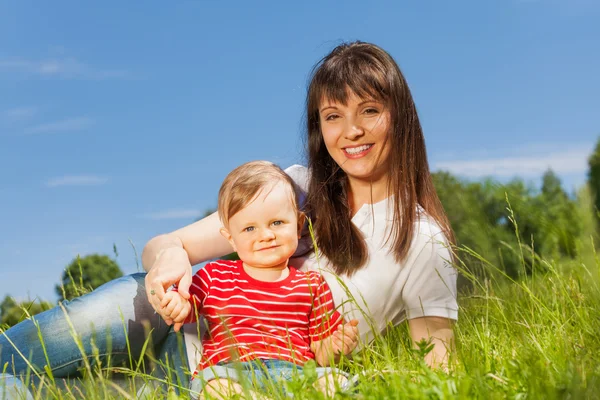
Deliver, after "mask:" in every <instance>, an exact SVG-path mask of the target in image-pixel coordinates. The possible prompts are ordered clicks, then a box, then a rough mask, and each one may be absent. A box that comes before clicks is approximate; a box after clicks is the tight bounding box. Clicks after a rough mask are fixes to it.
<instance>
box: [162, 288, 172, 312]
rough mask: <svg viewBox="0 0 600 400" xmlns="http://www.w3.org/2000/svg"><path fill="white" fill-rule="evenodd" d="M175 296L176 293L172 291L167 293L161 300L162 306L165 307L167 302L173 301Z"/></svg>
mask: <svg viewBox="0 0 600 400" xmlns="http://www.w3.org/2000/svg"><path fill="white" fill-rule="evenodd" d="M173 298H174V293H172V292H167V293H165V295H164V296H163V298H162V300H161V301H160V307H161V308H164V307H165V306H166V305H167V304H169V302H171V300H173Z"/></svg>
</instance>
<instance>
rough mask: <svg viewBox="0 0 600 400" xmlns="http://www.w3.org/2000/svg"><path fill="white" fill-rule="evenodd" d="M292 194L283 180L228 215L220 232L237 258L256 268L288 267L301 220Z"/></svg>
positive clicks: (302, 220)
mask: <svg viewBox="0 0 600 400" xmlns="http://www.w3.org/2000/svg"><path fill="white" fill-rule="evenodd" d="M292 199H293V193H292V189H291V188H290V186H289V185H288V184H287V183H285V182H278V183H276V184H275V185H274V186H272V187H267V188H265V189H263V190H262V191H261V192H260V193H259V194H258V196H257V197H256V199H254V200H253V201H252V202H251V203H250V204H248V205H247V206H246V207H244V208H243V209H242V210H240V211H239V212H238V213H236V214H235V215H233V216H232V217H230V218H229V226H228V227H227V228H222V229H221V234H222V235H223V236H224V237H225V238H226V239H227V240H229V243H231V245H232V246H233V249H234V250H235V251H237V253H238V256H239V257H240V259H241V260H242V261H243V262H244V263H245V264H246V265H248V266H251V267H255V268H278V267H284V266H287V262H288V259H289V258H290V257H291V256H292V254H294V252H295V251H296V247H298V235H299V232H300V228H301V227H302V224H303V223H304V217H303V216H302V217H301V218H300V220H299V218H298V211H297V210H296V208H295V207H294V203H293V201H292Z"/></svg>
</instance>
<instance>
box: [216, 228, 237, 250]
mask: <svg viewBox="0 0 600 400" xmlns="http://www.w3.org/2000/svg"><path fill="white" fill-rule="evenodd" d="M219 233H220V234H221V236H223V237H224V238H225V239H227V241H228V242H229V244H230V245H231V247H233V251H237V249H236V248H235V242H234V241H233V238H232V237H231V233H229V231H228V230H227V228H225V227H222V228H221V229H219Z"/></svg>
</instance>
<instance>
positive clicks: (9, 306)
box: [0, 296, 53, 327]
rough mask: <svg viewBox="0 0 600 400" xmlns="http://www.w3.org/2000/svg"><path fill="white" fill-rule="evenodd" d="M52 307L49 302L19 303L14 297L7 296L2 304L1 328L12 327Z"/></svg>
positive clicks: (0, 314) (0, 311)
mask: <svg viewBox="0 0 600 400" xmlns="http://www.w3.org/2000/svg"><path fill="white" fill-rule="evenodd" d="M52 307H53V305H52V304H51V303H49V302H47V301H38V300H30V301H22V302H20V303H17V302H16V301H15V299H13V298H12V297H10V296H6V297H4V300H2V303H0V327H1V326H4V327H11V326H13V325H16V324H18V323H19V322H21V321H23V320H24V319H26V318H28V317H29V316H32V315H35V314H39V313H41V312H42V311H46V310H49V309H50V308H52Z"/></svg>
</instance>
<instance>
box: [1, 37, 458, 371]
mask: <svg viewBox="0 0 600 400" xmlns="http://www.w3.org/2000/svg"><path fill="white" fill-rule="evenodd" d="M306 107H307V110H306V111H307V113H306V114H307V121H306V123H307V125H306V129H307V147H308V169H307V168H305V167H301V166H293V167H290V168H288V169H287V170H286V171H287V172H288V174H289V175H290V176H291V177H292V178H293V179H294V180H295V182H296V183H297V184H298V185H299V187H300V188H301V189H303V190H304V191H305V194H306V207H305V209H306V211H307V213H308V214H309V215H310V217H311V220H312V225H313V228H314V234H315V240H316V247H317V249H318V250H317V251H312V248H311V243H310V238H309V237H308V235H306V236H305V237H304V240H305V246H300V249H299V251H298V252H297V253H296V257H295V258H294V259H293V263H294V265H295V266H297V267H300V268H308V269H311V268H313V269H317V268H318V269H320V270H322V272H323V273H324V275H325V277H326V279H327V281H328V283H329V285H330V286H331V289H332V292H333V295H334V299H335V302H336V305H340V306H341V307H342V308H343V311H344V312H345V313H347V314H352V317H353V318H357V319H359V320H360V323H359V327H360V329H361V331H360V334H361V337H362V339H363V344H364V343H365V342H367V341H369V340H371V339H372V338H373V336H374V335H375V334H378V333H380V332H383V331H384V330H385V328H386V327H387V326H388V324H389V323H392V324H395V325H396V324H399V323H401V322H403V321H404V320H408V324H409V330H410V335H411V338H412V339H413V340H414V341H415V342H416V341H419V340H421V339H422V338H425V339H429V338H431V340H432V343H433V344H434V345H435V346H434V348H433V351H432V352H430V353H429V354H428V356H427V359H426V361H427V362H428V363H429V364H430V365H432V366H436V365H443V364H444V363H445V362H446V360H447V355H448V349H449V348H450V346H451V344H452V340H453V336H452V321H453V320H455V319H456V318H457V308H458V307H457V303H456V272H455V270H454V269H453V268H452V266H451V265H450V264H449V260H450V259H451V256H450V252H449V251H448V248H447V246H448V244H449V243H452V242H453V235H452V230H451V228H450V226H449V223H448V220H447V217H446V215H445V214H444V211H443V208H442V206H441V204H440V202H439V199H438V197H437V195H436V192H435V189H434V187H433V183H432V179H431V175H430V172H429V167H428V164H427V157H426V152H425V142H424V138H423V134H422V130H421V125H420V123H419V118H418V116H417V112H416V107H415V104H414V102H413V99H412V96H411V93H410V90H409V88H408V86H407V84H406V81H405V79H404V77H403V75H402V73H401V72H400V70H399V68H398V66H397V64H396V63H395V62H394V60H393V59H392V57H391V56H390V55H389V54H388V53H386V52H385V51H384V50H382V49H381V48H379V47H377V46H375V45H373V44H368V43H361V42H356V43H350V44H342V45H340V46H338V47H336V48H335V49H334V50H333V51H332V52H331V53H330V54H328V55H327V56H326V57H325V58H323V59H322V60H321V61H320V62H319V63H318V64H317V65H316V66H315V68H314V70H313V74H312V79H311V82H310V85H309V88H308V94H307V104H306ZM309 171H310V172H309ZM220 226H221V224H220V221H219V217H218V215H217V214H213V215H211V216H209V217H206V218H204V219H202V220H200V221H198V222H196V223H194V224H191V225H189V226H186V227H184V228H182V229H179V230H177V231H175V232H172V233H169V234H165V235H161V236H158V237H155V238H153V239H152V240H150V241H149V242H148V244H147V245H146V246H145V248H144V251H143V254H142V263H143V266H144V269H145V270H146V271H147V272H148V273H147V275H146V276H145V282H144V281H142V279H143V277H142V275H139V274H138V275H132V276H129V277H125V278H121V279H120V280H116V281H113V282H110V283H108V284H107V285H105V286H103V287H102V288H99V289H97V290H96V291H94V292H93V293H91V294H89V295H87V296H84V297H82V298H80V299H77V300H74V301H73V302H71V303H67V304H66V305H65V306H64V307H63V308H64V310H66V311H67V315H68V316H69V318H70V320H71V321H73V324H74V325H75V326H74V327H75V330H76V331H77V332H80V334H82V336H83V337H84V338H83V342H84V344H86V343H87V342H88V341H86V340H87V339H86V338H88V337H89V336H91V335H92V333H91V332H92V331H93V329H92V328H91V326H92V324H91V323H92V322H94V324H93V326H95V327H96V328H98V329H97V330H98V331H100V329H99V328H102V332H106V331H109V332H110V333H111V335H110V337H111V343H112V344H111V345H110V346H109V343H108V340H106V337H105V336H106V335H104V334H102V335H100V334H96V343H95V346H96V347H97V348H99V349H100V354H101V356H104V355H109V354H110V355H111V357H112V359H113V361H119V360H127V359H128V357H129V356H128V355H127V351H128V348H127V342H129V343H130V345H131V350H130V351H131V353H133V354H132V357H133V358H134V359H137V357H138V355H139V351H140V350H141V347H142V344H141V339H143V337H144V336H143V335H140V334H135V332H138V333H139V332H140V329H143V325H142V321H144V320H148V321H149V322H150V325H151V327H152V328H153V330H152V334H153V343H155V344H158V347H157V349H158V350H157V351H158V352H159V354H164V352H165V348H161V347H160V344H162V343H164V342H165V338H167V337H168V335H169V332H171V333H172V332H173V330H171V329H169V328H168V326H166V325H174V327H175V329H174V330H179V327H180V321H173V320H172V319H171V316H170V315H164V311H163V310H162V309H161V307H160V301H161V300H162V298H163V295H164V293H165V290H166V289H167V288H168V287H170V286H171V285H173V284H177V285H178V287H179V293H181V294H182V295H184V296H189V293H188V289H189V286H190V284H191V276H192V265H194V264H198V263H200V262H203V261H206V260H209V259H212V258H215V257H220V256H223V255H224V254H228V253H230V252H231V247H230V245H229V243H228V242H227V241H226V240H225V239H223V237H222V236H221V235H220V234H219V228H220ZM145 297H147V299H148V300H149V303H150V304H148V302H146V301H145V299H144V298H145ZM349 300H350V301H349ZM149 305H151V307H150V306H149ZM153 309H154V311H156V313H157V314H156V315H154V313H153ZM64 315H65V313H64V312H63V310H62V309H60V308H55V309H53V310H50V311H48V312H46V313H43V314H40V315H39V316H36V318H35V319H36V321H37V323H38V326H39V327H40V330H41V333H42V337H44V338H46V336H47V335H50V336H52V337H51V338H50V339H49V340H51V341H52V343H50V344H48V343H46V350H47V354H48V357H45V356H44V352H43V351H42V346H41V344H40V343H39V342H40V341H39V340H38V332H37V329H36V328H35V326H34V324H33V323H32V322H31V321H27V322H24V323H21V324H19V325H17V326H15V327H13V328H11V329H10V330H8V331H7V332H6V333H5V335H0V346H1V347H2V349H1V350H0V351H1V355H0V356H1V361H2V363H5V362H6V361H9V362H10V361H14V364H15V365H16V367H15V369H16V372H22V371H24V370H25V369H26V368H27V366H28V365H33V366H36V367H37V368H38V369H39V368H41V367H42V366H43V365H45V364H50V368H51V369H52V371H53V372H54V375H55V376H64V375H67V374H71V373H74V372H75V371H76V370H77V367H81V366H84V365H85V362H87V360H88V358H86V357H83V356H82V355H81V354H82V351H81V350H79V348H77V346H76V345H73V344H72V343H71V342H73V340H72V339H71V336H70V333H69V329H68V328H69V326H68V324H67V323H65V316H64ZM158 315H160V316H161V317H163V319H164V321H165V322H166V325H165V324H163V323H162V322H161V321H160V319H159V318H158ZM121 316H122V317H121ZM349 318H350V316H349ZM124 323H125V326H126V328H127V329H123V328H124ZM125 331H126V332H127V333H125ZM171 336H172V335H171ZM166 342H167V348H169V349H172V348H174V347H169V346H171V345H170V344H169V343H173V342H174V341H173V340H167V341H166ZM15 347H16V348H18V349H19V350H20V353H21V354H23V355H26V354H31V357H30V359H31V360H32V361H31V362H25V360H24V359H23V357H20V356H19V354H18V353H17V352H16V351H15V350H14V348H15ZM84 350H86V351H84V353H85V354H91V346H90V347H89V350H90V353H88V352H87V350H88V349H87V348H86V349H84ZM168 352H171V353H175V352H174V351H173V350H168ZM179 354H180V355H182V359H183V361H182V362H184V361H185V354H181V352H179Z"/></svg>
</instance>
